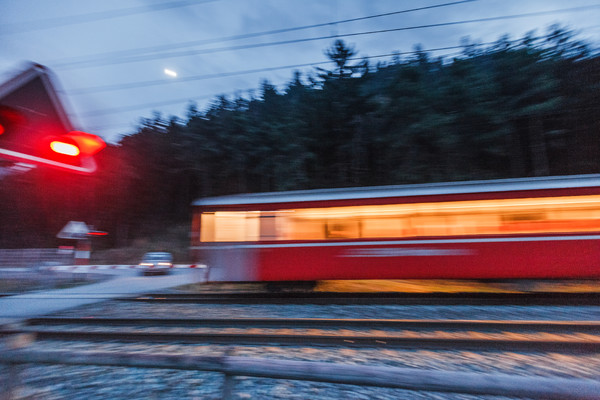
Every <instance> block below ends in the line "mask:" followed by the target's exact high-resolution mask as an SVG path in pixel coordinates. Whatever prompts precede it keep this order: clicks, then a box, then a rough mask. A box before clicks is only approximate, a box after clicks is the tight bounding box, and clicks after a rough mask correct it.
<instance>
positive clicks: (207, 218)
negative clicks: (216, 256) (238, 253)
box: [200, 213, 215, 242]
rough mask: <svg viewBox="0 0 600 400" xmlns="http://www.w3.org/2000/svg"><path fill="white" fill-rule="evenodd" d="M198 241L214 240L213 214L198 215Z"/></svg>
mask: <svg viewBox="0 0 600 400" xmlns="http://www.w3.org/2000/svg"><path fill="white" fill-rule="evenodd" d="M200 241H201V242H214V241H215V214H214V213H202V215H201V216H200Z"/></svg>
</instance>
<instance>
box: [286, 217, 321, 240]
mask: <svg viewBox="0 0 600 400" xmlns="http://www.w3.org/2000/svg"><path fill="white" fill-rule="evenodd" d="M286 222H287V223H286V229H285V233H284V234H283V237H282V238H283V239H287V240H321V239H325V238H326V235H325V225H326V223H325V220H324V219H315V218H302V217H288V218H286Z"/></svg>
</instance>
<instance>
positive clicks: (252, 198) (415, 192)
mask: <svg viewBox="0 0 600 400" xmlns="http://www.w3.org/2000/svg"><path fill="white" fill-rule="evenodd" d="M584 187H600V174H593V175H568V176H550V177H536V178H516V179H496V180H484V181H481V180H480V181H461V182H444V183H420V184H411V185H391V186H364V187H350V188H336V189H313V190H293V191H287V192H265V193H246V194H235V195H228V196H218V197H206V198H200V199H198V200H196V201H194V202H193V203H192V205H193V206H217V205H219V206H221V205H238V204H272V203H295V202H303V201H328V200H352V199H376V198H385V197H405V196H431V195H449V194H468V193H490V192H511V191H524V190H543V189H569V188H584Z"/></svg>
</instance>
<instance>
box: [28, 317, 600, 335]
mask: <svg viewBox="0 0 600 400" xmlns="http://www.w3.org/2000/svg"><path fill="white" fill-rule="evenodd" d="M24 323H25V324H26V325H28V326H39V325H94V326H97V325H102V326H131V325H136V326H180V327H235V328H239V327H283V328H340V329H344V328H363V329H372V328H383V329H463V330H472V329H478V330H510V331H511V332H523V331H533V330H535V331H541V332H573V331H576V332H595V333H599V334H600V321H544V320H461V319H456V320H437V319H359V318H106V317H99V318H96V317H87V318H79V317H39V318H31V319H28V320H26V321H24Z"/></svg>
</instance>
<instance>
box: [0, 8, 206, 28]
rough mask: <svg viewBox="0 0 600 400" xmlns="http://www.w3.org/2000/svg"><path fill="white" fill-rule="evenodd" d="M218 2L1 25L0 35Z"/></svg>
mask: <svg viewBox="0 0 600 400" xmlns="http://www.w3.org/2000/svg"><path fill="white" fill-rule="evenodd" d="M212 1H216V0H202V1H201V0H179V1H169V2H166V3H158V4H148V5H145V6H139V7H130V8H120V9H117V10H108V11H97V12H92V13H86V14H77V15H69V16H66V17H56V18H47V19H40V20H35V21H25V22H13V23H9V24H0V35H6V34H13V33H21V32H30V31H39V30H42V29H50V28H56V27H63V26H66V25H77V24H85V23H88V22H95V21H101V20H105V19H112V18H120V17H127V16H130V15H135V14H142V13H149V12H155V11H163V10H167V9H171V8H178V7H189V6H196V5H199V4H204V3H208V2H212Z"/></svg>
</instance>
